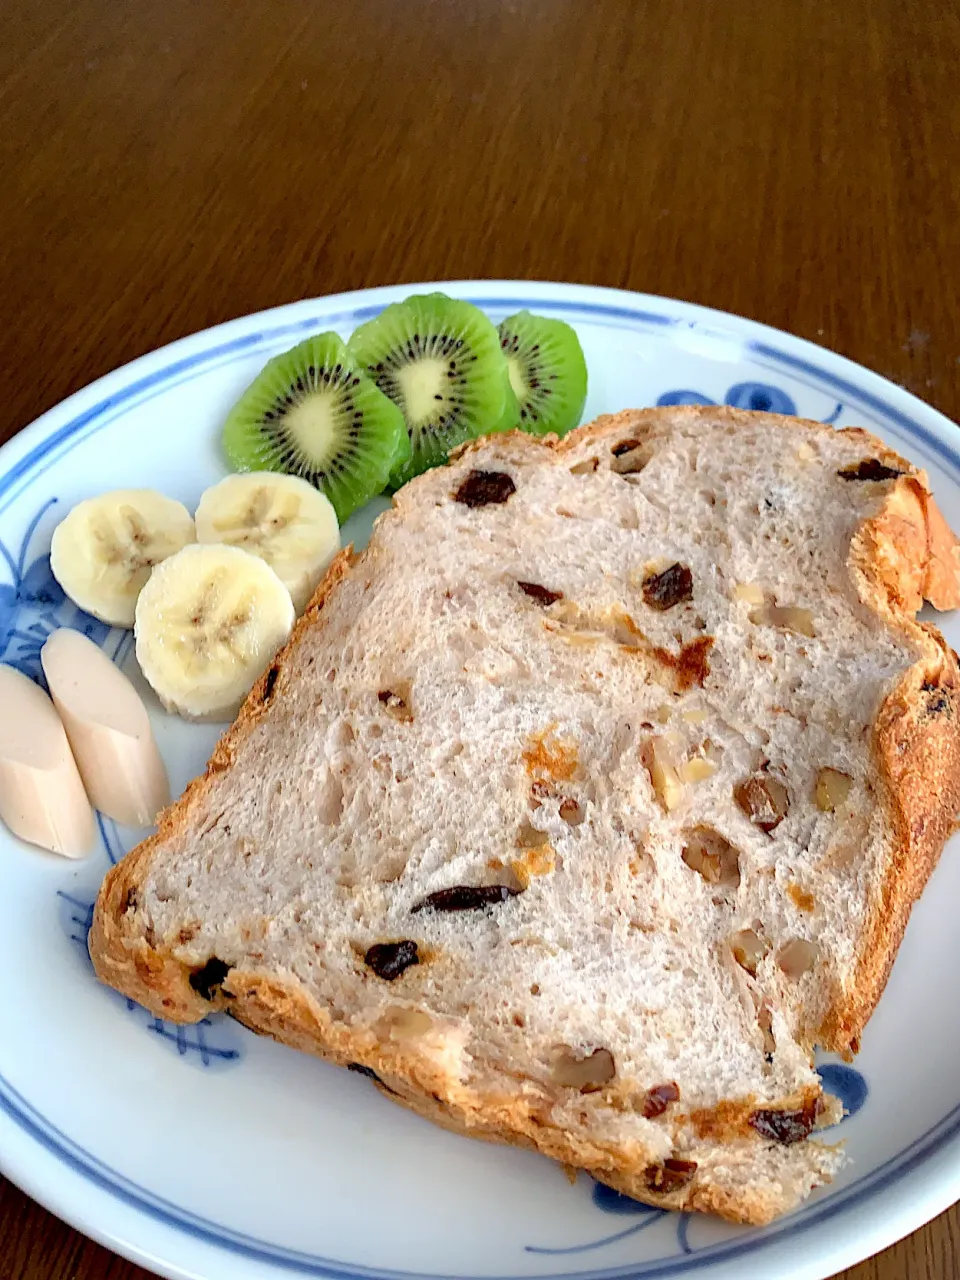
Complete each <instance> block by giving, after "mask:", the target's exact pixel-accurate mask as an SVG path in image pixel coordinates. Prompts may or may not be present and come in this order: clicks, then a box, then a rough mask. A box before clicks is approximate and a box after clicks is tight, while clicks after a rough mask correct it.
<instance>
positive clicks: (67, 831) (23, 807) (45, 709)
mask: <svg viewBox="0 0 960 1280" xmlns="http://www.w3.org/2000/svg"><path fill="white" fill-rule="evenodd" d="M0 707H2V708H3V714H2V716H0V818H2V819H3V821H4V822H5V823H6V824H7V826H8V827H9V828H10V830H11V831H12V832H13V834H14V835H15V836H19V837H20V839H21V840H26V841H27V843H28V844H36V845H39V846H40V847H41V848H42V849H49V850H50V852H51V853H62V854H63V855H64V856H65V857H68V858H82V857H83V856H84V855H85V854H87V853H89V852H90V850H91V848H92V847H93V840H94V825H93V811H92V809H91V808H90V801H89V800H88V799H87V793H86V791H85V790H84V787H83V782H82V780H81V778H80V773H79V770H78V769H77V765H76V761H75V760H74V758H73V753H72V752H71V750H70V743H69V742H68V741H67V735H66V733H65V731H64V728H63V725H62V724H61V722H60V717H59V716H58V715H57V712H56V708H55V707H54V705H53V703H52V702H51V701H50V699H49V698H48V697H47V695H46V694H45V693H44V691H43V690H42V689H41V688H40V687H39V686H38V685H36V684H34V683H33V681H32V680H29V679H28V678H27V677H26V676H25V675H22V674H21V673H20V672H19V671H17V670H16V669H15V668H13V667H9V666H0Z"/></svg>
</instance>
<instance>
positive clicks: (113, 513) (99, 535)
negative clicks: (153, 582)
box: [50, 489, 196, 627]
mask: <svg viewBox="0 0 960 1280" xmlns="http://www.w3.org/2000/svg"><path fill="white" fill-rule="evenodd" d="M195 538H196V532H195V529H194V524H193V517H192V516H191V515H190V512H189V511H188V510H187V509H186V507H185V506H184V505H183V504H182V503H181V502H176V501H174V499H173V498H167V497H165V496H164V495H163V494H162V493H156V492H154V490H153V489H114V490H112V491H111V492H109V493H102V494H100V496H99V497H96V498H87V499H85V500H84V501H83V502H79V503H77V505H76V506H75V507H74V508H73V510H72V511H71V512H70V513H69V515H68V516H67V517H66V518H65V519H64V520H62V521H61V522H60V524H59V525H57V527H56V529H54V531H53V541H52V543H51V546H50V568H51V569H52V570H53V576H54V577H55V578H56V580H57V581H58V582H59V583H60V585H61V587H63V589H64V591H65V592H66V593H67V595H68V596H69V597H70V599H71V600H72V601H73V602H74V604H77V605H79V606H80V608H81V609H85V610H86V611H87V613H92V614H93V616H94V617H95V618H100V619H101V621H103V622H109V623H110V625H111V626H114V627H132V626H133V621H134V614H135V611H136V607H137V597H138V596H139V595H140V592H141V591H142V590H143V586H144V584H145V583H146V581H147V579H148V578H149V577H150V574H151V573H152V572H153V569H154V568H155V566H156V565H158V564H160V563H161V562H162V561H164V560H166V558H167V557H168V556H171V555H173V554H174V552H176V551H179V550H180V548H181V547H184V546H186V545H187V544H188V543H190V542H193V541H194V540H195Z"/></svg>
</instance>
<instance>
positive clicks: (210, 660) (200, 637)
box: [134, 544, 295, 720]
mask: <svg viewBox="0 0 960 1280" xmlns="http://www.w3.org/2000/svg"><path fill="white" fill-rule="evenodd" d="M294 617H295V614H294V609H293V601H292V600H291V599H290V592H289V591H288V590H287V588H286V587H285V586H284V585H283V583H282V582H281V581H280V579H279V578H278V577H277V575H276V574H275V573H274V571H273V570H272V569H271V568H270V566H269V565H268V564H267V563H266V562H265V561H263V560H260V559H259V558H258V557H257V556H252V555H250V554H249V553H248V552H246V551H241V550H240V548H239V547H225V546H202V545H199V544H198V545H195V546H191V547H184V548H183V550H182V551H178V552H177V554H176V555H173V556H171V557H170V558H169V559H168V560H164V562H163V564H161V565H159V566H158V567H157V568H156V569H155V570H154V571H153V573H152V574H151V575H150V580H149V582H148V583H147V585H146V586H145V587H144V588H143V590H142V591H141V593H140V599H139V600H138V601H137V618H136V625H135V627H134V635H135V636H136V640H137V659H138V661H139V663H140V666H141V668H142V670H143V674H144V675H145V676H146V678H147V680H148V681H149V682H150V684H151V686H152V687H153V689H154V691H155V692H156V694H157V696H158V697H159V698H160V701H161V702H162V703H163V705H164V706H165V707H166V708H167V709H168V710H169V711H176V712H178V713H179V714H180V715H182V716H185V717H186V718H187V719H189V720H228V719H231V718H232V717H233V716H234V715H235V714H236V713H237V711H238V710H239V708H240V704H241V703H242V702H243V700H244V698H245V697H246V696H247V694H248V693H249V692H250V690H251V689H252V688H253V686H254V684H255V683H256V682H257V680H258V679H259V678H260V676H261V675H262V674H263V672H264V671H265V670H266V668H267V667H268V666H269V665H270V660H271V659H272V658H273V655H274V654H275V653H276V652H277V650H278V649H279V648H280V646H281V645H282V644H283V643H284V641H285V640H286V639H287V637H288V636H289V634H290V631H291V628H292V627H293V622H294Z"/></svg>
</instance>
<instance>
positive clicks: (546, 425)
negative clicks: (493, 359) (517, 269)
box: [500, 311, 587, 436]
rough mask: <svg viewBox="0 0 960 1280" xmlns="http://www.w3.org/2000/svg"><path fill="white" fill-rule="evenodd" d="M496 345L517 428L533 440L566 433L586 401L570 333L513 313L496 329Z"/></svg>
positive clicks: (579, 353) (583, 373) (579, 354)
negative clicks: (504, 363) (506, 371)
mask: <svg viewBox="0 0 960 1280" xmlns="http://www.w3.org/2000/svg"><path fill="white" fill-rule="evenodd" d="M500 346H501V348H502V350H503V353H504V355H505V356H506V359H507V365H508V368H509V370H510V383H511V385H512V387H513V390H514V392H515V394H516V397H517V400H518V401H519V402H520V424H519V425H520V427H521V429H522V430H524V431H528V432H530V434H531V435H538V436H542V435H547V434H548V432H553V433H554V434H555V435H558V436H562V435H565V434H566V433H567V432H568V431H570V430H572V428H573V427H575V426H576V425H577V424H578V423H579V421H580V415H581V414H582V413H583V406H584V403H585V402H586V399H587V362H586V360H585V359H584V355H583V348H582V347H581V346H580V339H579V338H578V337H577V335H576V333H574V331H573V329H571V328H570V326H569V325H568V324H564V322H563V321H562V320H550V319H547V318H546V317H545V316H535V315H533V314H532V313H531V312H529V311H519V312H518V313H517V314H516V315H515V316H510V317H509V318H508V319H506V320H504V322H503V324H501V326H500Z"/></svg>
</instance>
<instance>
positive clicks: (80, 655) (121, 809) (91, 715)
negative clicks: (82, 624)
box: [40, 627, 170, 827]
mask: <svg viewBox="0 0 960 1280" xmlns="http://www.w3.org/2000/svg"><path fill="white" fill-rule="evenodd" d="M40 661H41V663H42V664H43V672H44V675H45V676H46V677H47V685H48V686H49V689H50V694H51V696H52V698H53V701H54V705H55V706H56V708H57V711H58V712H59V713H60V719H61V720H62V721H63V726H64V728H65V730H66V732H67V738H68V740H69V742H70V746H71V747H72V749H73V754H74V758H75V759H76V762H77V767H78V768H79V770H80V776H81V778H82V779H83V783H84V786H85V787H86V789H87V794H88V796H89V797H90V799H91V801H92V802H93V804H94V806H95V807H96V808H97V809H99V810H100V812H101V813H105V814H106V815H107V816H108V817H110V818H113V819H114V820H115V821H116V822H119V823H121V824H122V825H124V826H128V827H149V826H152V825H153V823H154V822H155V821H156V817H157V814H158V813H159V812H160V810H161V809H162V808H163V807H164V806H165V805H167V804H169V803H170V784H169V782H168V781H167V771H166V769H165V768H164V764H163V760H162V758H161V756H160V752H159V750H158V748H157V744H156V741H155V739H154V736H153V730H152V729H151V727H150V718H149V716H148V715H147V709H146V707H145V706H144V705H143V700H142V699H141V697H140V695H139V694H138V693H137V691H136V689H135V688H134V687H133V685H132V684H131V683H130V681H129V680H128V679H127V677H126V676H125V675H124V674H123V672H122V671H120V670H119V668H118V667H117V666H116V665H115V664H114V663H113V662H111V661H110V659H109V658H108V657H107V655H106V654H105V653H104V652H103V650H102V649H101V648H99V647H98V646H97V645H95V644H94V643H93V641H92V640H90V639H88V638H87V637H86V636H85V635H82V634H81V633H80V632H79V631H73V630H71V629H70V628H69V627H63V628H61V629H60V630H59V631H55V632H54V633H53V635H51V636H50V638H49V639H48V640H47V642H46V644H45V645H44V646H43V650H42V651H41V654H40Z"/></svg>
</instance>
